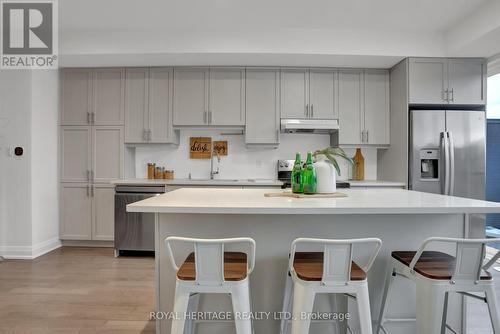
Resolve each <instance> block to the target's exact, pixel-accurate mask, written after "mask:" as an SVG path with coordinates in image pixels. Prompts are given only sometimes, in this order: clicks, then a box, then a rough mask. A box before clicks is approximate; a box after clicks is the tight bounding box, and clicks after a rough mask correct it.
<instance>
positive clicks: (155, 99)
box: [149, 68, 176, 143]
mask: <svg viewBox="0 0 500 334" xmlns="http://www.w3.org/2000/svg"><path fill="white" fill-rule="evenodd" d="M172 95H173V71H172V69H171V68H152V69H150V72H149V129H150V130H151V137H150V138H149V141H150V142H152V143H172V142H174V143H176V136H174V130H173V127H172Z"/></svg>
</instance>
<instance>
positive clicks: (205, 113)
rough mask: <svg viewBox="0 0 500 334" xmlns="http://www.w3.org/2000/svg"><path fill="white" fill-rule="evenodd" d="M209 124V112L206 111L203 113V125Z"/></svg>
mask: <svg viewBox="0 0 500 334" xmlns="http://www.w3.org/2000/svg"><path fill="white" fill-rule="evenodd" d="M207 123H208V122H207V111H206V110H205V111H204V112H203V124H207Z"/></svg>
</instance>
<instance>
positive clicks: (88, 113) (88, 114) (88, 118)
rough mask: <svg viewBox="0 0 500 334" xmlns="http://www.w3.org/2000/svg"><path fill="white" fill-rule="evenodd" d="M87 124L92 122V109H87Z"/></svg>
mask: <svg viewBox="0 0 500 334" xmlns="http://www.w3.org/2000/svg"><path fill="white" fill-rule="evenodd" d="M87 124H90V111H87Z"/></svg>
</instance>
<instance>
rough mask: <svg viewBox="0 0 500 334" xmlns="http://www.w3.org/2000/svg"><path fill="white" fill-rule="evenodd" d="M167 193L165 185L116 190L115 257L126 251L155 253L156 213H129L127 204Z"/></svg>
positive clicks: (117, 187) (133, 186)
mask: <svg viewBox="0 0 500 334" xmlns="http://www.w3.org/2000/svg"><path fill="white" fill-rule="evenodd" d="M163 193H165V186H164V185H153V186H147V185H140V186H135V185H119V186H116V188H115V256H119V255H121V254H124V253H125V252H126V251H142V252H154V250H155V238H154V236H155V216H154V213H141V212H127V204H130V203H134V202H138V201H141V200H143V199H146V198H150V197H154V196H158V195H159V194H163Z"/></svg>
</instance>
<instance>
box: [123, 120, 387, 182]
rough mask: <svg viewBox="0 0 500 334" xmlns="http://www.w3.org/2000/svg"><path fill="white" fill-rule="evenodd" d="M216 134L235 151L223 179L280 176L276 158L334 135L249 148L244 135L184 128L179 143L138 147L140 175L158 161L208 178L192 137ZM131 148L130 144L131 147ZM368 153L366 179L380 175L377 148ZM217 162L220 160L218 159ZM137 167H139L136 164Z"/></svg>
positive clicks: (184, 174)
mask: <svg viewBox="0 0 500 334" xmlns="http://www.w3.org/2000/svg"><path fill="white" fill-rule="evenodd" d="M193 136H199V137H201V136H204V137H212V140H227V141H228V145H229V146H230V151H231V153H230V154H229V155H228V156H222V157H221V163H220V174H219V175H218V178H221V179H249V178H263V179H275V178H276V162H277V160H278V159H293V157H294V156H295V152H297V151H300V152H301V153H302V154H303V155H304V156H305V154H306V153H307V151H314V150H316V149H320V148H324V147H327V146H328V145H329V143H330V136H328V135H317V134H281V138H280V145H279V147H278V148H277V149H269V148H247V147H246V146H245V142H244V136H224V135H221V133H220V130H219V131H217V130H181V133H180V144H179V146H178V147H172V146H163V145H161V146H160V145H158V146H157V145H147V146H137V147H135V154H134V156H135V159H131V160H132V161H134V162H135V166H131V168H130V169H131V170H135V177H136V178H146V177H147V163H148V162H155V163H156V164H157V165H158V166H164V167H166V168H167V169H171V170H174V171H175V178H180V179H182V178H188V176H189V174H190V173H191V176H192V177H193V178H208V177H209V176H210V160H192V159H189V137H193ZM129 149H130V148H129ZM346 152H347V154H348V155H349V156H353V155H354V149H346ZM363 155H364V157H365V179H367V180H370V179H376V177H377V149H376V148H366V149H363ZM214 163H216V162H215V161H214ZM134 167H135V168H134ZM340 167H341V176H340V177H339V180H344V179H347V176H348V165H347V162H344V161H340Z"/></svg>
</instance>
